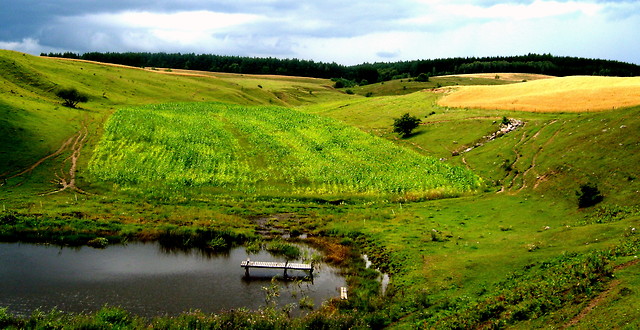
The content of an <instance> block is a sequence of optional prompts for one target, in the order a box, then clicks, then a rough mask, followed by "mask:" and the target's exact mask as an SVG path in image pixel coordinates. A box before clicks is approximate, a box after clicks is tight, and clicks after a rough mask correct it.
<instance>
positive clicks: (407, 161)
mask: <svg viewBox="0 0 640 330" xmlns="http://www.w3.org/2000/svg"><path fill="white" fill-rule="evenodd" d="M493 76H494V77H495V74H493ZM439 79H440V78H439ZM441 79H442V80H439V81H438V80H437V79H436V78H435V77H433V78H432V81H430V82H429V83H428V84H429V85H424V86H423V85H418V83H417V82H415V85H409V82H407V81H400V80H397V81H391V82H385V83H384V84H382V83H380V84H372V85H369V86H365V87H362V89H361V90H357V91H356V93H355V94H353V95H350V94H347V93H346V91H344V90H337V89H334V88H333V87H331V86H332V82H331V81H330V80H325V79H313V78H299V77H278V76H262V75H238V74H220V73H206V72H190V71H179V70H172V72H168V71H165V70H164V69H155V70H153V69H147V70H143V69H140V68H132V67H122V66H111V65H103V64H100V63H95V62H81V61H71V60H64V59H53V58H39V57H33V56H29V55H26V54H20V53H16V52H10V51H0V81H1V83H0V176H1V177H2V181H0V183H1V185H0V192H1V193H0V203H1V204H2V210H1V211H0V238H1V239H2V240H4V241H25V242H49V243H56V244H86V243H87V242H88V240H90V239H94V238H97V237H100V238H104V239H106V240H107V241H108V242H109V243H111V244H115V243H119V242H126V241H128V240H152V239H159V238H164V239H174V240H175V241H176V242H178V243H177V244H178V245H180V244H182V245H180V246H183V247H188V246H189V245H188V242H193V241H194V240H196V239H200V240H202V237H208V236H206V235H209V234H217V235H222V236H224V237H235V238H237V240H238V242H239V243H249V242H250V243H251V244H260V242H262V241H261V240H262V239H264V238H263V237H261V236H260V234H259V233H260V227H261V226H262V225H264V223H263V222H267V223H268V224H269V226H271V227H270V229H271V231H272V232H276V233H278V234H285V235H291V236H294V235H292V234H293V233H304V234H307V235H308V236H309V237H313V238H314V242H316V243H317V242H321V243H317V244H320V245H321V246H323V248H324V249H325V251H327V254H328V255H329V256H330V257H331V258H333V259H340V258H337V257H336V256H337V255H340V256H342V257H341V258H342V259H340V260H342V262H343V263H342V266H343V267H345V268H344V269H345V272H346V273H348V274H349V276H348V278H349V279H348V285H349V297H350V299H349V300H347V301H337V300H334V301H329V302H327V303H326V306H323V307H322V308H320V310H319V311H316V312H313V313H311V314H310V315H309V316H307V317H303V318H301V319H291V318H289V317H288V316H286V317H285V316H283V314H278V313H281V312H280V311H277V310H272V311H269V313H271V312H273V313H275V314H269V313H266V314H259V315H277V316H282V317H274V318H272V319H273V320H274V321H273V322H283V323H278V324H275V325H274V327H275V326H280V327H283V328H284V327H308V328H311V327H313V326H319V325H331V326H336V327H340V326H342V327H363V328H365V327H378V328H381V327H395V328H420V327H422V328H425V327H426V328H482V327H487V328H489V327H503V328H504V327H513V328H542V327H550V326H552V327H563V326H573V327H576V328H596V327H600V328H616V327H620V328H622V327H630V328H637V327H638V326H639V325H640V324H639V323H638V322H639V321H638V320H640V312H639V311H638V310H637V306H638V305H639V304H640V295H639V294H638V290H637V289H636V287H637V284H638V276H637V275H638V271H639V268H638V267H640V266H639V265H640V264H638V262H637V255H638V251H640V236H638V234H637V231H636V230H635V228H638V227H639V226H640V209H639V208H638V205H640V194H639V193H638V192H639V191H640V179H639V178H638V173H640V167H639V165H638V164H640V142H639V141H638V132H640V106H639V105H638V103H635V102H636V101H637V95H638V94H637V93H636V89H635V88H637V87H636V85H637V78H624V79H622V78H621V79H617V78H597V79H596V78H592V77H566V78H550V79H543V80H536V81H528V82H526V83H522V82H518V81H519V79H512V80H514V81H509V82H508V83H510V84H504V83H505V82H507V81H506V80H507V79H506V78H505V79H504V80H505V81H504V82H500V83H501V84H504V85H500V86H477V87H476V86H474V87H457V88H458V89H459V91H456V92H452V93H451V94H449V95H447V96H443V93H441V91H442V89H435V90H434V89H433V87H437V85H436V84H437V83H438V82H440V83H441V84H443V85H445V84H449V85H455V84H458V85H463V84H473V83H477V84H495V83H496V80H503V79H495V78H491V75H489V76H487V77H442V78H441ZM528 80H530V79H528ZM411 83H412V84H413V83H414V82H411ZM420 84H422V83H420ZM60 86H64V87H77V88H78V89H79V90H81V91H82V92H84V93H86V94H88V95H90V99H89V102H87V103H83V104H81V105H80V108H78V109H72V108H66V107H63V106H61V104H60V100H58V99H57V98H56V97H55V90H56V89H57V88H58V87H60ZM405 86H407V88H406V89H405V88H404V87H405ZM612 87H615V88H612ZM364 88H369V90H366V89H364ZM425 88H426V89H425ZM411 89H415V91H411ZM467 90H468V92H467ZM368 92H372V93H373V94H372V95H370V96H371V97H363V96H362V95H358V94H359V93H362V94H364V95H366V94H367V93H368ZM487 93H489V94H487ZM612 93H622V94H612ZM456 95H459V96H460V97H462V96H464V101H465V102H468V103H465V104H468V105H456V106H454V105H453V104H451V105H449V104H448V103H446V102H449V100H450V98H451V97H455V96H456ZM634 95H635V98H634ZM516 100H522V103H525V102H524V100H526V104H527V107H530V108H527V109H526V110H530V109H536V112H532V111H521V110H517V109H516V110H511V109H515V108H509V106H510V105H513V104H514V102H515V101H516ZM587 100H588V102H587ZM634 100H636V101H634ZM483 104H485V105H487V108H483V107H482V105H483ZM587 104H588V105H587ZM598 104H604V105H603V107H604V108H602V109H601V110H602V111H594V110H595V106H596V105H598ZM562 107H566V108H562ZM543 108H544V109H547V110H545V111H542V110H541V109H543ZM614 108H615V109H614ZM522 110H525V109H522ZM551 110H553V111H551ZM604 110H607V111H604ZM407 112H409V113H410V114H412V115H416V116H418V117H419V118H421V119H422V125H420V127H418V128H417V129H416V130H415V132H414V133H413V134H412V135H410V136H409V137H408V138H404V139H401V138H399V137H398V136H397V135H395V134H393V133H392V131H391V123H392V121H393V118H396V117H399V116H400V115H402V114H404V113H407ZM504 121H509V122H514V123H515V122H519V123H520V124H519V125H518V126H517V127H516V128H515V129H514V130H511V131H508V132H506V133H501V134H496V132H498V131H501V130H502V129H503V126H502V123H503V122H504ZM431 178H433V180H432V179H431ZM245 179H246V180H245ZM234 180H235V181H234ZM242 180H245V181H242ZM438 180H440V181H438ZM442 180H444V181H442ZM480 180H482V184H483V185H482V188H483V190H482V191H479V190H478V189H477V188H478V187H479V185H478V184H479V182H480ZM458 181H460V182H462V183H461V184H460V185H459V186H455V185H454V187H453V188H455V189H456V190H455V191H453V193H444V194H443V193H437V192H438V189H443V186H444V187H445V188H446V187H450V186H451V183H452V182H454V183H455V182H458ZM430 182H435V183H434V184H433V185H430ZM442 182H444V183H442ZM423 183H424V184H425V186H421V187H418V188H417V189H413V188H412V187H417V186H420V185H421V184H423ZM403 184H406V185H405V187H409V188H405V189H404V191H402V192H399V191H397V190H396V191H394V189H395V188H397V187H399V186H402V185H403ZM583 186H590V187H595V188H596V190H597V193H598V194H599V195H600V196H599V197H601V198H600V200H601V201H600V202H599V203H597V204H596V205H593V206H588V207H578V197H579V196H578V195H580V194H581V187H583ZM389 187H391V188H389ZM412 189H413V190H412ZM301 191H304V192H303V193H301ZM371 191H375V193H369V192H371ZM433 191H436V193H435V195H431V194H432V193H433ZM363 192H364V193H363ZM407 192H409V193H407ZM416 192H417V193H416ZM432 197H452V198H438V199H431V198H432ZM256 219H257V220H256ZM264 219H268V220H264ZM203 233H204V234H203ZM221 233H222V234H221ZM198 235H201V236H198ZM202 235H205V236H202ZM222 236H214V238H216V237H218V238H219V237H222ZM208 239H211V237H208ZM256 242H257V243H256ZM205 243H206V240H205ZM345 251H350V252H345ZM348 253H352V254H353V255H354V257H351V258H348V257H347V255H348ZM361 254H366V255H367V256H368V258H369V260H371V261H372V262H373V265H374V266H375V267H377V268H379V269H381V270H383V271H384V272H387V273H388V274H389V275H390V276H391V283H390V284H389V286H388V288H387V290H386V292H385V293H384V295H382V294H381V291H380V283H379V282H377V280H376V278H377V277H378V273H376V272H375V271H373V270H371V269H366V267H365V264H364V262H363V261H362V260H361V259H360V257H359V256H360V255H361ZM559 293H561V294H559ZM229 313H231V314H229V315H231V316H230V317H232V316H233V315H236V314H233V313H234V312H229ZM45 314H46V313H45ZM38 315H40V316H38ZM38 315H36V316H34V317H33V319H31V321H24V320H23V319H24V318H19V317H13V316H10V315H9V313H7V312H6V310H5V309H2V307H1V306H0V320H1V322H4V323H2V324H3V325H7V326H11V325H14V326H16V327H20V325H24V324H26V323H25V322H32V323H29V324H43V322H50V323H48V324H49V325H51V324H53V325H59V326H60V327H62V326H63V325H69V324H71V325H76V326H78V327H79V326H81V325H85V326H86V325H87V324H89V323H88V322H90V320H93V319H96V318H97V317H98V316H95V314H91V315H88V316H85V315H76V316H74V315H70V316H65V314H64V313H61V312H52V313H51V314H46V315H47V316H45V317H42V315H43V314H38ZM127 315H128V314H127ZM194 315H195V316H194ZM256 315H258V314H256ZM25 318H27V319H28V318H29V317H25ZM196 318H197V322H201V323H199V324H205V325H206V324H207V322H209V321H211V324H213V320H215V319H217V317H216V316H204V315H200V314H189V315H186V316H184V317H177V318H166V319H161V320H155V321H151V320H141V319H135V318H134V316H131V317H130V319H135V322H136V324H137V325H142V324H144V325H145V326H147V327H148V326H153V325H158V324H162V325H164V326H166V327H171V326H173V327H179V326H185V325H186V324H187V322H188V321H189V320H196ZM21 322H22V323H21ZM38 322H40V323H38ZM154 322H155V323H154ZM180 322H183V323H180ZM270 322H271V321H270ZM140 327H143V326H140Z"/></svg>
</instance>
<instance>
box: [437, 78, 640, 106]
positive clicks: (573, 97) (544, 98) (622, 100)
mask: <svg viewBox="0 0 640 330" xmlns="http://www.w3.org/2000/svg"><path fill="white" fill-rule="evenodd" d="M439 104H440V105H441V106H448V107H459V108H482V109H504V110H519V111H533V112H589V111H605V110H613V109H619V108H624V107H631V106H637V105H640V77H624V78H619V77H586V76H572V77H561V78H554V79H544V80H537V81H532V82H527V83H524V84H516V85H509V86H500V87H481V86H473V87H462V88H458V89H457V90H455V92H451V93H449V94H448V95H447V96H446V97H444V98H442V99H441V100H440V101H439Z"/></svg>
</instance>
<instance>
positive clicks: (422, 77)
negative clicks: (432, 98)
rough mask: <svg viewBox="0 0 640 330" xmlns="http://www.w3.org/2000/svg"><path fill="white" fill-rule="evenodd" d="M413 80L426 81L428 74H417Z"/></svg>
mask: <svg viewBox="0 0 640 330" xmlns="http://www.w3.org/2000/svg"><path fill="white" fill-rule="evenodd" d="M414 80H415V81H419V82H427V81H429V75H428V74H426V73H424V72H423V73H421V74H419V75H418V76H417V77H416V78H415V79H414Z"/></svg>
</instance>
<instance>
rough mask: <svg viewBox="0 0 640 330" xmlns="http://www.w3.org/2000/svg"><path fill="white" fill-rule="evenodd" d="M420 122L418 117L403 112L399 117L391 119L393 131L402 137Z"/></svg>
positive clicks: (408, 133)
mask: <svg viewBox="0 0 640 330" xmlns="http://www.w3.org/2000/svg"><path fill="white" fill-rule="evenodd" d="M421 122H422V121H421V120H420V119H419V118H418V117H415V116H411V115H409V113H405V114H404V115H402V116H401V117H400V118H396V119H394V120H393V131H394V132H396V133H399V134H400V135H402V137H407V136H409V135H410V134H411V132H412V131H413V130H414V129H415V128H416V127H418V125H420V123H421Z"/></svg>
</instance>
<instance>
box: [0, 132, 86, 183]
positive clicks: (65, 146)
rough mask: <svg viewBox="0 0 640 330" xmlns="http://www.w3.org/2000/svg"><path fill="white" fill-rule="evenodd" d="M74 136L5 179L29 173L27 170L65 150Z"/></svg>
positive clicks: (29, 170)
mask: <svg viewBox="0 0 640 330" xmlns="http://www.w3.org/2000/svg"><path fill="white" fill-rule="evenodd" d="M76 134H77V133H76ZM74 137H75V135H74V136H72V137H70V138H69V139H67V140H66V141H64V143H62V145H61V146H60V148H58V150H56V151H55V152H54V153H52V154H50V155H48V156H45V157H43V158H41V159H39V160H38V161H37V162H35V163H33V165H31V166H29V167H27V168H26V169H24V170H22V171H21V172H20V173H17V174H14V175H12V176H9V177H7V178H6V180H9V179H13V178H17V177H19V176H22V175H24V174H26V173H29V172H31V171H33V170H34V169H35V168H36V167H38V166H40V164H42V163H44V162H45V161H46V160H47V159H49V158H52V157H56V156H58V155H60V154H61V153H62V152H63V151H65V150H66V149H67V148H68V147H69V144H71V141H73V138H74Z"/></svg>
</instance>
